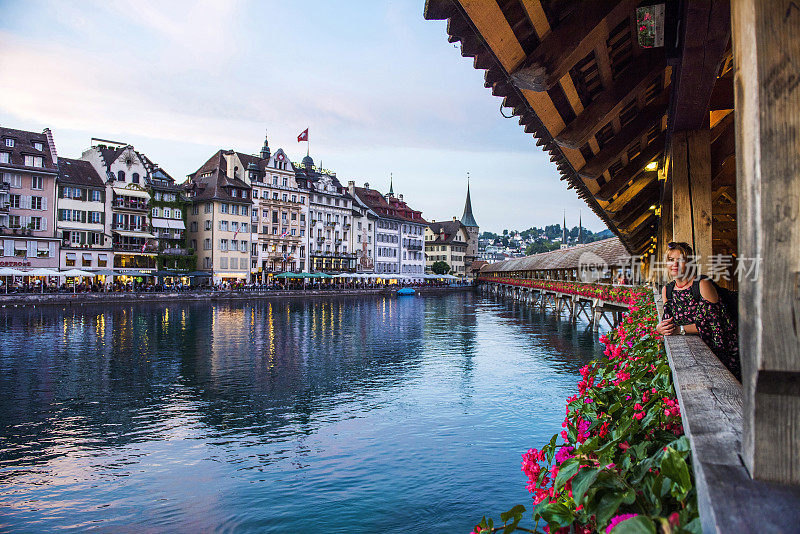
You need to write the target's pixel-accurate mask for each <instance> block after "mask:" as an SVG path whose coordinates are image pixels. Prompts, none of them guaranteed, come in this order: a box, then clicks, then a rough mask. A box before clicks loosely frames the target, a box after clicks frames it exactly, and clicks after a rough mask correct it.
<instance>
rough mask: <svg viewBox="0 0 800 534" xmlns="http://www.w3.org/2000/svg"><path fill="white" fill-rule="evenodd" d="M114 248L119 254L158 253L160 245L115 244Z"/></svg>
mask: <svg viewBox="0 0 800 534" xmlns="http://www.w3.org/2000/svg"><path fill="white" fill-rule="evenodd" d="M113 248H114V250H115V251H119V252H149V253H155V252H158V245H156V244H155V243H146V244H144V245H139V244H136V243H114V245H113Z"/></svg>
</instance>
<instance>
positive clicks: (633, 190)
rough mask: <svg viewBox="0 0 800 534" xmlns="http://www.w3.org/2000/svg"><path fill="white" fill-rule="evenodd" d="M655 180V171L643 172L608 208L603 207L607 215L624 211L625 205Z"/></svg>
mask: <svg viewBox="0 0 800 534" xmlns="http://www.w3.org/2000/svg"><path fill="white" fill-rule="evenodd" d="M657 179H658V172H657V171H645V172H643V173H641V174H640V175H639V176H638V177H637V178H636V180H635V181H634V182H633V183H632V184H631V186H630V187H628V188H627V189H625V191H623V192H622V194H620V195H619V196H618V197H617V198H615V199H614V200H613V202H611V203H609V204H608V206H606V207H605V210H606V211H607V212H609V213H615V212H617V211H619V210H621V209H625V205H626V204H628V202H630V201H631V200H633V198H634V197H635V196H636V195H638V194H639V193H640V192H641V191H642V189H644V188H645V187H647V186H648V185H650V184H652V183H653V182H654V181H656V180H657Z"/></svg>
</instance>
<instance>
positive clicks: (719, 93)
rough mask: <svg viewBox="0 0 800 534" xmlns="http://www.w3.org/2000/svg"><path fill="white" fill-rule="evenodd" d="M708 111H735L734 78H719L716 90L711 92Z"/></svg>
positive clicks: (715, 86) (715, 85)
mask: <svg viewBox="0 0 800 534" xmlns="http://www.w3.org/2000/svg"><path fill="white" fill-rule="evenodd" d="M708 109H709V110H711V111H715V110H720V109H733V76H723V77H722V78H717V82H716V83H715V84H714V89H713V90H712V91H711V101H710V102H709V104H708Z"/></svg>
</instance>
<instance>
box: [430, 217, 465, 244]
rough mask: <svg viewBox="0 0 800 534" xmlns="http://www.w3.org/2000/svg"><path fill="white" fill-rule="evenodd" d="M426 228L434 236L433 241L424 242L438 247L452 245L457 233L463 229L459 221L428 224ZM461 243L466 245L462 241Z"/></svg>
mask: <svg viewBox="0 0 800 534" xmlns="http://www.w3.org/2000/svg"><path fill="white" fill-rule="evenodd" d="M428 228H430V231H431V232H432V233H433V234H434V236H435V239H431V240H428V241H425V243H426V244H427V243H431V244H437V245H440V244H449V243H452V242H453V241H454V240H455V238H456V236H457V235H458V231H459V230H461V229H462V228H464V225H463V224H462V223H461V221H444V222H432V223H428ZM461 243H465V244H466V242H464V241H461Z"/></svg>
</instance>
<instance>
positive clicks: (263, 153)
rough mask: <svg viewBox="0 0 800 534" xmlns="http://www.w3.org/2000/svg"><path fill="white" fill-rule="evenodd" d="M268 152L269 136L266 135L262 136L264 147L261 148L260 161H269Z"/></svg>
mask: <svg viewBox="0 0 800 534" xmlns="http://www.w3.org/2000/svg"><path fill="white" fill-rule="evenodd" d="M269 156H270V150H269V136H268V134H267V133H265V134H264V146H262V147H261V159H269Z"/></svg>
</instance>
